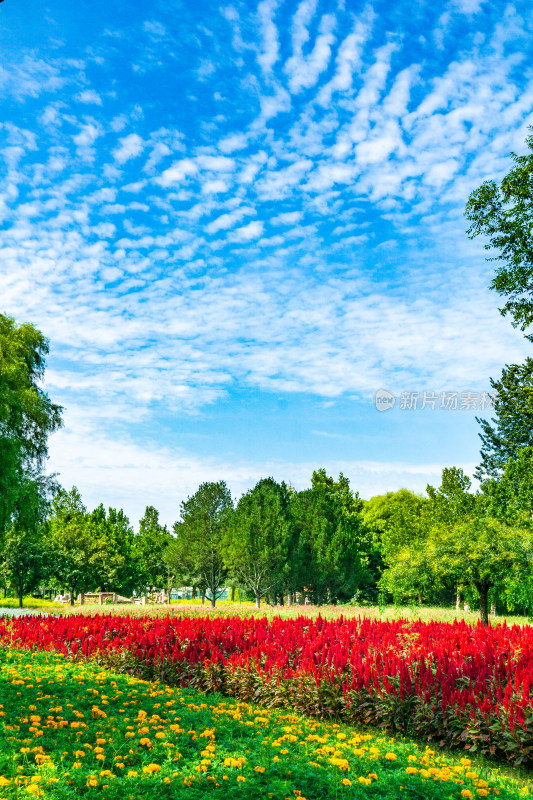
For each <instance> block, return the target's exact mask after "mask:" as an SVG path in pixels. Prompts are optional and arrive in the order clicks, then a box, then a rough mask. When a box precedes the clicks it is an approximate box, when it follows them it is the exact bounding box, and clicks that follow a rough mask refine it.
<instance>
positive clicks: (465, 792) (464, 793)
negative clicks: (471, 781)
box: [461, 789, 473, 797]
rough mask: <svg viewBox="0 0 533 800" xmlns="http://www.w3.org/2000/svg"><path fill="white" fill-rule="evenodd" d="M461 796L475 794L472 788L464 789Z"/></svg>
mask: <svg viewBox="0 0 533 800" xmlns="http://www.w3.org/2000/svg"><path fill="white" fill-rule="evenodd" d="M461 797H473V794H472V792H471V791H470V789H463V791H462V792H461Z"/></svg>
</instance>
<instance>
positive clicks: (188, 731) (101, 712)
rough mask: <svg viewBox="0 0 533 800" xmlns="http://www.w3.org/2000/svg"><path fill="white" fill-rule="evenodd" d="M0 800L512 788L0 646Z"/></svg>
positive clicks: (461, 763) (504, 780) (346, 736)
mask: <svg viewBox="0 0 533 800" xmlns="http://www.w3.org/2000/svg"><path fill="white" fill-rule="evenodd" d="M0 681H1V686H0V700H1V704H0V737H1V738H0V742H1V750H0V799H3V800H13V799H14V798H28V797H37V798H43V800H46V799H49V800H67V798H68V799H69V800H71V798H85V797H86V798H96V797H99V798H101V797H105V798H109V800H119V798H120V800H138V799H139V800H144V798H146V800H148V799H149V798H153V800H166V798H168V800H171V799H172V800H181V798H191V799H192V798H194V799H195V800H199V799H200V798H208V797H213V798H227V797H231V798H236V799H237V798H243V799H244V798H246V800H252V798H253V800H258V799H259V798H261V799H262V798H265V800H266V799H268V798H272V800H285V798H286V799H287V800H304V798H306V799H307V800H326V798H328V799H329V798H332V799H334V800H341V799H342V800H344V799H345V800H351V799H352V798H354V799H355V798H360V799H361V800H362V798H367V797H374V798H383V800H393V799H395V798H418V800H433V798H435V800H436V799H437V798H442V799H444V798H446V800H448V799H449V800H452V799H454V798H471V797H493V796H495V795H496V796H498V795H499V797H501V798H518V797H523V796H524V794H525V793H526V792H527V791H528V787H527V786H526V785H525V783H524V781H516V780H514V779H512V778H511V777H508V776H507V775H504V774H501V773H500V772H499V771H498V770H496V769H494V768H491V767H490V766H489V765H488V764H487V763H486V762H477V763H472V762H471V761H470V760H469V759H466V758H461V757H460V756H454V757H451V756H445V755H442V754H437V753H435V751H434V750H431V749H429V748H425V747H420V746H418V745H416V744H414V743H412V742H409V741H405V740H400V739H398V738H396V739H393V738H390V737H387V736H383V735H380V734H378V733H375V732H368V731H366V732H361V731H356V730H354V729H353V728H349V727H347V726H339V725H336V724H327V723H323V722H318V721H316V720H312V719H309V718H304V717H300V716H296V715H294V714H291V713H290V711H279V710H268V709H267V710H265V709H264V708H259V707H256V706H253V705H249V704H246V703H239V702H236V701H232V700H228V699H227V698H222V697H221V696H217V695H202V694H200V693H198V692H194V691H192V690H189V689H176V688H171V687H168V686H164V685H162V684H159V683H149V682H145V681H141V680H138V679H136V678H131V677H129V676H125V675H118V674H115V673H113V672H110V671H105V670H102V669H101V668H100V667H98V666H97V665H95V664H93V663H90V662H89V663H79V662H71V661H69V660H68V659H65V658H64V657H62V656H60V655H58V654H56V653H50V652H33V653H32V652H28V651H21V650H14V649H6V648H0Z"/></svg>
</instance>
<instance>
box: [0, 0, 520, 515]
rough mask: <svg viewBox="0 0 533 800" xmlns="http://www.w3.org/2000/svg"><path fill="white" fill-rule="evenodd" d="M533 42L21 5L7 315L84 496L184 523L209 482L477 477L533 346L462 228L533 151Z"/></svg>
mask: <svg viewBox="0 0 533 800" xmlns="http://www.w3.org/2000/svg"><path fill="white" fill-rule="evenodd" d="M532 27H533V13H532V9H531V4H530V2H528V0H524V2H520V0H518V2H515V3H506V2H502V1H501V0H492V2H490V3H489V2H483V0H444V2H442V3H435V2H430V1H429V0H418V2H414V0H399V1H398V2H395V3H390V2H388V0H387V2H380V1H377V2H369V3H365V2H359V0H346V2H343V0H337V2H335V1H334V0H301V2H298V1H296V2H293V0H261V2H259V3H258V4H257V3H256V2H254V1H253V0H246V1H245V2H235V3H233V2H231V0H228V3H227V4H222V5H219V4H218V3H217V2H212V1H211V0H198V2H195V3H190V2H186V0H184V1H183V2H179V1H178V0H164V2H162V1H161V0H155V1H154V2H151V3H141V2H140V1H139V0H128V2H124V0H116V1H115V2H112V3H109V2H107V0H106V1H104V0H91V2H83V1H82V2H81V3H72V2H71V1H70V0H68V1H67V0H56V2H54V3H47V2H46V0H45V2H43V0H25V2H24V3H23V4H22V3H20V2H16V0H6V1H5V2H4V3H2V4H1V5H0V46H1V51H2V59H1V61H0V64H1V65H0V96H1V99H2V113H1V114H0V136H1V141H2V147H1V148H0V163H1V170H2V180H1V182H0V251H1V257H0V312H2V313H7V314H10V315H12V316H14V317H15V318H16V319H17V320H18V321H20V322H22V321H30V322H33V323H34V324H35V325H37V326H38V327H39V328H40V329H41V330H42V331H43V332H44V333H45V334H46V336H48V338H49V340H50V356H49V360H48V369H47V378H46V389H47V391H48V393H49V395H50V396H51V397H52V398H53V399H54V400H55V401H56V402H59V403H60V404H62V405H63V406H64V408H65V412H64V421H65V426H64V429H63V430H62V431H61V432H60V433H57V434H55V435H54V436H53V437H52V439H51V443H50V455H51V458H50V469H52V470H55V471H57V472H58V473H59V479H60V481H61V483H62V484H63V485H64V486H66V487H70V486H71V485H72V484H74V483H75V484H76V485H77V486H78V488H79V489H80V491H81V493H82V496H83V498H84V500H85V502H86V504H87V505H88V506H89V507H93V506H95V505H96V504H98V503H99V502H101V501H102V502H104V503H105V504H106V505H113V506H122V507H124V509H125V510H126V512H127V513H128V514H129V515H130V517H131V519H132V520H134V521H136V520H137V519H138V517H139V516H140V515H141V514H142V512H143V509H144V506H145V505H147V504H153V505H155V506H156V507H157V508H159V509H160V511H161V514H162V517H163V519H164V520H165V521H167V522H169V523H170V522H172V521H173V520H175V519H176V518H177V516H178V509H179V504H180V502H181V501H182V500H183V499H185V498H186V496H187V495H189V494H191V493H192V492H193V491H195V489H196V488H197V486H198V484H199V483H200V482H201V481H204V480H219V479H225V480H226V481H227V482H228V485H229V486H230V488H231V489H232V491H233V493H234V495H235V496H237V497H238V496H239V495H240V494H241V493H242V492H243V491H245V490H246V489H247V488H249V487H251V486H252V485H253V484H254V483H255V481H256V480H258V479H259V478H260V477H262V476H267V475H273V476H275V477H276V478H278V479H285V480H287V481H289V482H291V483H292V484H293V485H294V486H296V487H297V488H304V487H305V486H306V485H307V484H308V483H309V478H310V475H311V472H312V470H313V469H314V468H318V467H321V466H325V467H326V468H327V469H328V471H330V472H334V473H338V472H339V470H342V471H343V472H344V473H345V474H346V475H347V476H349V477H350V480H351V483H352V486H353V488H355V489H357V490H358V491H359V492H360V494H361V495H362V496H363V497H370V496H372V495H373V494H376V493H380V492H383V491H386V490H388V489H397V488H399V487H401V486H407V487H409V488H412V489H415V490H423V489H424V487H425V485H426V483H427V482H430V483H432V484H438V482H439V475H440V472H441V470H442V467H443V466H451V465H457V466H463V467H464V468H465V469H466V470H467V471H470V472H471V471H472V470H473V468H474V466H475V465H476V463H477V460H478V452H479V444H478V442H479V440H478V434H477V431H478V426H477V424H476V422H475V415H476V413H477V414H478V415H479V414H481V416H487V415H490V410H488V411H487V410H486V409H485V410H483V409H482V408H481V406H482V405H483V392H485V391H486V390H487V389H488V388H489V376H493V377H496V376H498V374H499V373H500V371H501V368H502V366H503V365H504V364H505V363H510V362H519V361H522V360H523V359H524V358H525V355H526V354H527V352H528V350H527V343H526V342H525V340H524V339H523V337H522V335H521V334H520V333H518V332H517V331H515V330H514V329H513V328H512V327H511V325H510V323H509V322H508V321H507V320H506V319H503V318H502V317H501V316H500V314H499V312H498V305H499V304H500V305H501V302H500V303H499V298H498V297H497V296H496V295H494V294H493V293H491V292H489V291H488V288H487V287H488V284H489V283H490V280H491V275H492V271H493V265H491V264H489V263H486V261H485V256H486V252H485V251H484V250H483V243H482V242H481V241H479V240H475V241H473V242H472V241H470V240H469V239H468V238H467V236H466V232H465V231H466V228H467V223H466V222H465V219H464V217H463V211H464V205H465V202H466V200H467V198H468V194H469V192H470V191H471V190H472V189H474V188H476V187H477V186H478V185H479V184H480V183H481V182H482V181H483V180H485V179H487V178H493V177H494V178H498V177H501V176H502V175H503V174H505V172H506V171H508V169H509V168H510V164H511V162H510V160H509V153H510V152H511V151H518V152H520V151H523V150H524V139H525V136H526V135H527V126H528V125H530V124H533V68H532V66H531V64H532V63H533V59H532V50H533V45H532V41H533V39H532ZM378 390H387V391H388V392H390V393H391V394H393V395H394V397H395V400H396V402H395V406H394V408H392V409H389V410H387V411H378V410H377V409H376V405H375V393H376V391H378ZM402 392H404V393H406V394H404V395H402ZM424 392H426V395H425V402H424ZM442 393H444V394H442ZM452 393H457V394H456V395H454V396H455V400H456V401H457V408H453V405H454V402H453V396H452ZM435 398H436V400H435ZM443 398H446V400H445V402H444V405H448V406H449V407H447V408H440V406H441V405H442V404H443ZM450 398H452V400H450ZM406 405H407V406H410V405H411V406H414V405H416V406H417V407H416V408H414V407H412V408H405V407H403V406H406ZM422 405H425V406H426V407H425V408H423V409H422V408H421V406H422ZM461 406H463V407H461Z"/></svg>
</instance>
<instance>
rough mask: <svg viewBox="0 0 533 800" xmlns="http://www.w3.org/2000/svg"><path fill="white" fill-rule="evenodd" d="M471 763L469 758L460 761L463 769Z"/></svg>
mask: <svg viewBox="0 0 533 800" xmlns="http://www.w3.org/2000/svg"><path fill="white" fill-rule="evenodd" d="M471 763H472V762H471V761H470V759H469V758H462V759H461V764H462V765H463V766H464V767H469V766H470V764H471Z"/></svg>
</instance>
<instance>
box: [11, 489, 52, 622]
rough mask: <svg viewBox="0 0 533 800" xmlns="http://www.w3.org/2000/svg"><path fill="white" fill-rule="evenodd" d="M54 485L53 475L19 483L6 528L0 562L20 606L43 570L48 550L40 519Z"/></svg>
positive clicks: (42, 518)
mask: <svg viewBox="0 0 533 800" xmlns="http://www.w3.org/2000/svg"><path fill="white" fill-rule="evenodd" d="M53 487H54V482H53V479H50V478H44V477H40V478H37V479H34V480H29V479H28V480H26V481H25V482H24V483H23V484H22V485H21V486H19V491H18V492H17V499H16V501H15V507H14V509H13V513H12V518H11V524H10V525H9V527H8V528H7V530H6V532H5V536H4V543H3V548H2V562H3V567H4V571H5V572H6V573H7V576H8V578H9V579H10V581H11V584H12V585H13V586H14V588H15V591H16V594H17V597H18V601H19V607H20V608H22V606H23V598H24V595H25V594H26V593H27V592H31V591H32V590H33V589H35V587H36V586H37V585H38V583H39V580H40V579H41V577H42V576H43V575H44V573H45V570H46V566H47V562H48V552H47V547H46V540H45V536H44V524H43V523H44V520H45V516H46V512H47V510H48V502H47V498H48V495H49V493H50V492H51V491H52V490H53Z"/></svg>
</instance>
